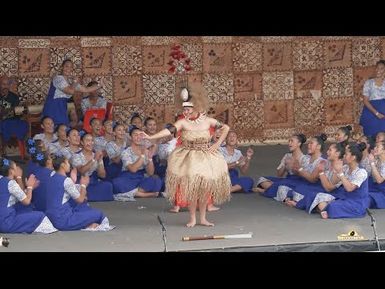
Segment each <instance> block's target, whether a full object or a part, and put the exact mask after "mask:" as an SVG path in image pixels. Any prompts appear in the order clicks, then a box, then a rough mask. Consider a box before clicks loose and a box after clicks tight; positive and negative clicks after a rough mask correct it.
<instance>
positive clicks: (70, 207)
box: [47, 202, 105, 231]
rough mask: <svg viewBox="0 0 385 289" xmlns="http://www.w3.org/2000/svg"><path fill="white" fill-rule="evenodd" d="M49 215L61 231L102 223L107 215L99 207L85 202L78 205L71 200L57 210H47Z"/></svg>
mask: <svg viewBox="0 0 385 289" xmlns="http://www.w3.org/2000/svg"><path fill="white" fill-rule="evenodd" d="M47 216H48V218H49V219H50V220H51V222H52V224H53V225H54V226H55V227H56V228H57V229H59V230H60V231H73V230H81V229H85V228H87V227H88V226H89V225H91V224H92V223H98V224H101V222H102V221H103V219H104V217H105V216H104V214H103V213H102V211H100V210H98V209H95V208H91V207H90V206H88V205H84V204H79V205H77V206H76V205H74V204H73V203H72V204H70V203H69V202H67V203H65V204H64V205H62V206H61V207H60V208H58V209H56V210H51V211H47Z"/></svg>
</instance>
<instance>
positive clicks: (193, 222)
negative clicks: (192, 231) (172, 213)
mask: <svg viewBox="0 0 385 289" xmlns="http://www.w3.org/2000/svg"><path fill="white" fill-rule="evenodd" d="M196 223H197V221H196V219H195V218H192V219H190V222H188V223H187V224H186V227H188V228H192V227H194V226H195V224H196Z"/></svg>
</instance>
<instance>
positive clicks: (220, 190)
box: [142, 84, 231, 227]
mask: <svg viewBox="0 0 385 289" xmlns="http://www.w3.org/2000/svg"><path fill="white" fill-rule="evenodd" d="M181 99H182V100H183V101H184V102H183V109H184V113H185V115H186V116H187V117H186V118H184V119H180V120H178V121H177V122H176V123H174V125H173V126H171V127H169V128H166V129H163V130H161V131H160V132H158V133H157V134H154V135H152V136H148V135H147V134H145V133H144V132H143V133H142V134H143V136H144V138H145V139H149V140H155V139H158V138H163V137H166V136H169V135H171V134H174V135H175V134H176V132H177V131H179V130H181V131H182V135H181V138H182V146H180V147H177V148H176V149H175V150H174V151H173V152H172V153H171V155H170V156H169V159H168V167H167V173H166V191H167V196H168V198H169V199H170V201H171V202H172V203H174V201H175V195H176V193H177V192H178V191H179V192H180V193H181V195H182V198H183V199H185V200H186V201H187V202H188V203H189V211H190V221H189V222H188V223H187V225H186V226H187V227H194V226H195V224H196V209H197V205H198V204H199V215H200V224H201V225H204V226H214V224H213V223H211V222H209V221H208V220H207V219H206V208H207V202H208V198H209V197H210V196H212V198H213V201H214V203H217V204H220V203H223V202H224V201H227V200H229V199H230V189H231V182H230V177H229V173H228V170H227V164H226V161H225V159H224V157H223V156H222V155H221V153H219V151H218V148H219V146H220V144H221V143H222V142H223V141H224V140H225V138H226V136H227V133H228V131H229V129H230V128H229V127H228V126H227V125H226V124H222V123H221V122H219V121H218V120H216V119H213V118H210V117H208V116H207V115H206V113H205V111H206V108H207V106H208V101H207V96H206V95H205V94H204V91H203V88H202V87H201V86H198V85H196V84H194V85H190V87H189V88H188V89H186V88H184V89H182V92H181ZM211 126H215V127H217V128H220V127H222V128H223V130H222V135H221V136H220V138H219V139H218V140H217V142H215V143H214V144H213V145H211V143H210V141H211V136H210V131H209V130H210V127H211Z"/></svg>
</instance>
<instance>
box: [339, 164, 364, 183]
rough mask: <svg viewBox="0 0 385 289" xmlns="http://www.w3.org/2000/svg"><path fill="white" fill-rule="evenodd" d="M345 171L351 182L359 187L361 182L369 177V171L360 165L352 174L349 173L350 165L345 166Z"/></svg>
mask: <svg viewBox="0 0 385 289" xmlns="http://www.w3.org/2000/svg"><path fill="white" fill-rule="evenodd" d="M343 172H344V175H345V176H346V178H347V179H348V180H349V182H351V183H352V184H353V185H356V186H357V187H360V186H361V184H362V183H363V182H364V181H365V180H366V179H367V178H368V173H367V172H366V171H365V170H364V169H362V168H360V167H357V168H356V169H355V170H354V171H353V172H352V173H351V174H349V167H348V166H345V167H344V170H343Z"/></svg>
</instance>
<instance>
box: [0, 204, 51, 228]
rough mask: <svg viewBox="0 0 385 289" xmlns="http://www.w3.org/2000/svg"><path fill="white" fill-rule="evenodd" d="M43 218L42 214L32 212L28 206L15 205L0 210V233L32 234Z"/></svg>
mask: <svg viewBox="0 0 385 289" xmlns="http://www.w3.org/2000/svg"><path fill="white" fill-rule="evenodd" d="M44 217H45V214H44V213H43V212H39V211H32V208H31V207H30V206H28V207H27V208H24V206H23V205H17V206H16V205H15V206H12V207H9V208H4V209H0V232H2V233H29V234H30V233H33V232H34V231H35V230H36V228H37V227H39V225H40V224H41V222H42V221H43V219H44Z"/></svg>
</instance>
